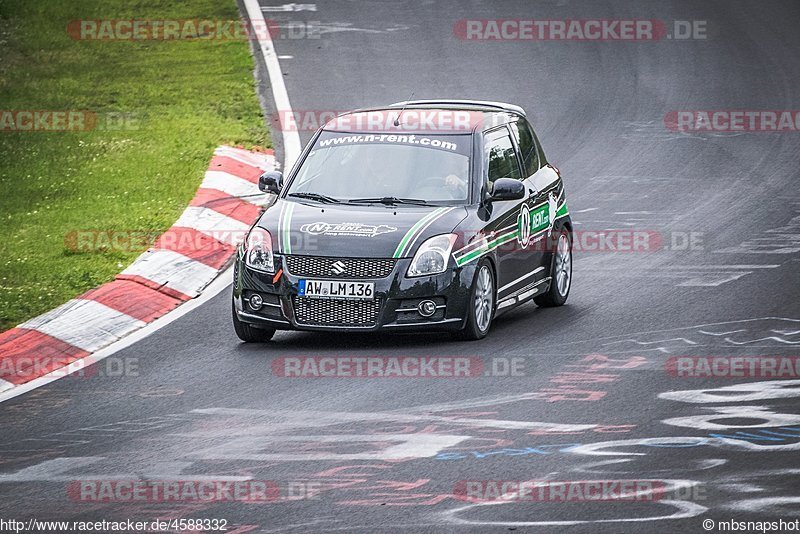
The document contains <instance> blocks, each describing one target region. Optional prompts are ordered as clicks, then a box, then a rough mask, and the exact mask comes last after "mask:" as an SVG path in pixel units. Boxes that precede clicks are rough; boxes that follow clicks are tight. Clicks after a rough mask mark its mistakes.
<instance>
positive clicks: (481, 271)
mask: <svg viewBox="0 0 800 534" xmlns="http://www.w3.org/2000/svg"><path fill="white" fill-rule="evenodd" d="M487 284H488V286H487ZM496 296H497V295H496V291H495V277H494V271H493V270H492V265H491V263H489V260H486V259H484V260H481V262H480V263H478V268H477V269H476V270H475V280H473V281H472V289H471V290H470V292H469V301H468V310H467V324H466V325H465V326H464V329H463V330H461V331H460V332H457V333H456V337H457V338H458V339H463V340H467V341H475V340H478V339H483V338H484V337H486V334H488V333H489V328H490V327H491V326H492V319H494V311H495V310H494V307H495V299H496Z"/></svg>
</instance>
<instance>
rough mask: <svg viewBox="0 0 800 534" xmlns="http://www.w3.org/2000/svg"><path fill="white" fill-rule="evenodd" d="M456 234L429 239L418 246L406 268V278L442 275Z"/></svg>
mask: <svg viewBox="0 0 800 534" xmlns="http://www.w3.org/2000/svg"><path fill="white" fill-rule="evenodd" d="M455 242H456V234H442V235H436V236H433V237H431V238H430V239H428V240H426V241H425V242H424V243H422V244H421V245H420V246H419V249H417V253H416V254H414V259H413V260H411V265H409V266H408V272H407V273H406V274H407V275H408V276H427V275H431V274H439V273H443V272H444V271H445V269H447V262H448V259H449V258H450V252H451V251H452V250H453V244H454V243H455Z"/></svg>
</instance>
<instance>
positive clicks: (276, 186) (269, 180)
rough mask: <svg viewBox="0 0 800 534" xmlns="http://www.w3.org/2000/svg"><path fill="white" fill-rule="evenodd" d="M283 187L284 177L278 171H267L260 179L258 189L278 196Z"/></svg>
mask: <svg viewBox="0 0 800 534" xmlns="http://www.w3.org/2000/svg"><path fill="white" fill-rule="evenodd" d="M282 185H283V175H282V174H281V173H279V172H278V171H267V172H265V173H264V174H262V175H261V176H259V177H258V188H259V189H260V190H261V191H263V192H265V193H272V194H275V195H277V194H278V193H280V192H281V186H282Z"/></svg>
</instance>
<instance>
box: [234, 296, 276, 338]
mask: <svg viewBox="0 0 800 534" xmlns="http://www.w3.org/2000/svg"><path fill="white" fill-rule="evenodd" d="M231 311H232V312H233V329H234V330H235V331H236V335H237V336H239V339H241V340H242V341H244V342H245V343H263V342H265V341H269V340H270V339H272V336H274V335H275V329H274V328H269V327H267V328H257V327H255V326H251V325H249V324H247V323H244V322H242V321H240V320H239V318H238V317H237V316H236V307H235V306H234V305H233V302H231Z"/></svg>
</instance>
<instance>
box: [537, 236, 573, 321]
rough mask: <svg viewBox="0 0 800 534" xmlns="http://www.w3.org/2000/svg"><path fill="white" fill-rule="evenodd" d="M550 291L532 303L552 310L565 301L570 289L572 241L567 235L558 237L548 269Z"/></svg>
mask: <svg viewBox="0 0 800 534" xmlns="http://www.w3.org/2000/svg"><path fill="white" fill-rule="evenodd" d="M550 276H551V278H552V280H551V281H550V289H549V290H548V291H547V293H543V294H541V295H539V296H538V297H534V299H533V301H534V302H535V303H536V305H537V306H541V307H543V308H552V307H554V306H561V305H563V304H564V303H565V302H566V301H567V297H568V296H569V289H570V287H572V241H571V240H570V237H569V234H568V233H566V232H564V233H562V234H561V235H559V236H558V244H557V245H556V250H555V252H554V253H553V263H552V265H551V267H550Z"/></svg>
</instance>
